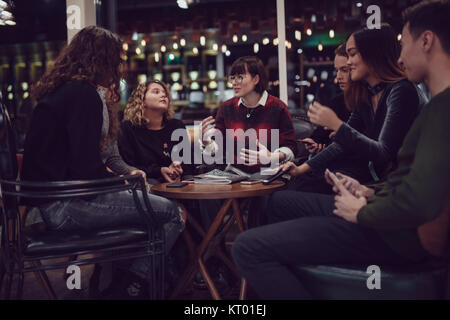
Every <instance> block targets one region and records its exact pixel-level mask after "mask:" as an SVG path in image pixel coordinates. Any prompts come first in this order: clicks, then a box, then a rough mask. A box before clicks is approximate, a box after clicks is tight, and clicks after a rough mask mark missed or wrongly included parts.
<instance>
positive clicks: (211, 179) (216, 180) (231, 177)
mask: <svg viewBox="0 0 450 320" xmlns="http://www.w3.org/2000/svg"><path fill="white" fill-rule="evenodd" d="M275 173H277V170H276V169H271V168H267V169H264V170H262V171H259V172H256V173H253V174H248V173H245V172H243V171H242V170H239V169H238V168H235V167H233V166H232V165H228V166H227V167H226V168H225V170H219V169H213V170H211V171H209V172H206V173H203V174H199V175H196V176H194V177H193V178H194V183H197V184H231V183H235V182H240V181H244V180H261V181H262V180H263V179H267V178H270V177H271V176H272V175H274V174H275Z"/></svg>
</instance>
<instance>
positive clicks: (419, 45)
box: [232, 1, 450, 299]
mask: <svg viewBox="0 0 450 320" xmlns="http://www.w3.org/2000/svg"><path fill="white" fill-rule="evenodd" d="M449 16H450V3H449V2H448V1H423V2H421V3H419V4H417V5H415V6H413V7H411V8H408V9H407V10H406V11H405V13H404V19H405V25H404V28H403V31H402V39H401V41H402V52H401V56H400V58H399V64H401V65H402V67H403V68H404V70H405V72H406V74H407V76H408V79H409V80H411V81H414V82H416V83H418V82H424V83H425V84H426V85H427V87H428V88H429V90H430V92H431V94H432V99H431V101H430V102H429V103H428V105H426V106H425V107H424V110H423V111H422V112H421V114H420V115H419V116H418V117H417V119H416V121H415V122H414V124H413V125H412V127H411V129H410V131H409V132H408V135H407V136H406V138H405V140H404V143H403V145H402V147H401V149H400V150H399V153H398V167H397V169H396V170H395V171H393V172H392V173H391V174H390V175H389V177H388V180H387V181H386V182H385V183H383V184H380V185H376V186H372V187H367V186H363V185H361V184H359V182H358V181H356V180H354V179H351V178H349V177H347V176H344V175H342V174H339V173H337V174H336V175H335V174H333V173H331V172H329V171H327V172H326V178H327V180H328V181H329V182H330V183H331V184H332V185H333V189H334V191H335V192H336V193H337V195H336V196H335V197H334V198H333V197H330V196H327V195H318V194H307V193H298V197H299V198H300V199H301V200H299V198H297V199H296V201H295V204H294V203H289V202H288V201H283V200H286V199H273V198H274V197H276V195H275V196H273V197H272V199H271V200H272V201H271V203H272V206H271V207H269V208H271V210H273V212H274V216H278V217H280V219H279V221H280V222H277V223H275V224H271V225H267V226H263V227H259V228H255V229H251V230H248V231H246V232H244V233H242V234H241V235H240V236H239V237H238V238H237V239H236V241H235V242H234V245H233V248H232V254H233V258H234V261H235V263H236V265H237V267H238V270H239V271H240V272H241V274H242V275H243V276H244V277H245V278H246V279H247V281H248V283H249V284H250V285H251V287H252V288H253V289H254V290H255V291H256V292H257V293H258V295H259V296H260V297H261V298H264V299H304V298H310V297H311V295H310V293H309V292H308V291H307V290H306V289H305V287H304V286H303V284H302V283H301V282H300V281H299V279H298V278H297V277H296V276H295V274H294V273H293V272H292V271H291V269H290V266H293V265H307V264H339V263H359V264H364V263H367V265H371V264H377V265H385V264H391V265H393V264H395V265H409V264H411V263H415V262H419V261H424V260H427V259H432V258H433V257H440V256H443V255H444V251H445V247H446V244H447V239H448V229H449V212H450V210H449V209H450V206H449V204H450V202H449V201H450V143H449V141H450V129H449V125H450V26H449V22H448V17H449ZM284 166H285V167H286V168H288V167H289V166H290V165H289V164H285V165H284ZM273 203H276V204H277V205H276V206H274V205H273Z"/></svg>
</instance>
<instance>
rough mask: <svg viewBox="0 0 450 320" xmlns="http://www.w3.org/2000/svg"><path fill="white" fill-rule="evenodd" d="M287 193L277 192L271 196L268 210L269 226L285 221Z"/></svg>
mask: <svg viewBox="0 0 450 320" xmlns="http://www.w3.org/2000/svg"><path fill="white" fill-rule="evenodd" d="M286 196H287V194H286V192H283V191H280V192H275V193H273V194H272V195H271V197H270V198H269V201H268V205H267V209H266V217H267V222H268V223H269V224H272V223H276V222H279V221H284V220H285V218H286V217H285V216H286V208H285V204H286V200H287V197H286Z"/></svg>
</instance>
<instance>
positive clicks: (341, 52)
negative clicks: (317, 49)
mask: <svg viewBox="0 0 450 320" xmlns="http://www.w3.org/2000/svg"><path fill="white" fill-rule="evenodd" d="M334 55H335V56H341V57H346V58H348V54H347V51H345V43H342V44H340V45H339V46H338V47H337V48H336V49H335V50H334Z"/></svg>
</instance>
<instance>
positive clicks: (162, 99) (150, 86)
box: [118, 80, 191, 184]
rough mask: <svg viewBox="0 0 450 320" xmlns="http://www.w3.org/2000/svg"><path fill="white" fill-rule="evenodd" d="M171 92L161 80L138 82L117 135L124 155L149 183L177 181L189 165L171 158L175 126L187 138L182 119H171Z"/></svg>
mask: <svg viewBox="0 0 450 320" xmlns="http://www.w3.org/2000/svg"><path fill="white" fill-rule="evenodd" d="M173 114H174V111H173V108H172V106H171V99H170V94H169V91H168V89H167V88H166V86H165V85H164V84H163V83H162V82H160V81H155V80H152V81H148V82H147V83H145V84H139V85H138V86H137V88H136V89H135V90H133V92H132V93H131V97H130V99H129V100H128V104H127V106H126V108H125V112H124V120H125V121H123V122H122V124H121V134H120V135H119V140H118V141H119V150H120V154H121V155H122V157H123V159H124V160H125V161H126V162H127V163H128V164H129V165H132V166H135V167H136V168H139V169H140V170H142V171H144V172H145V173H146V174H147V178H148V181H149V183H150V184H158V183H160V182H175V181H180V178H181V176H182V174H183V173H186V171H191V166H189V165H187V164H181V163H180V162H178V161H174V160H172V156H171V155H172V154H173V152H174V147H176V145H177V144H178V143H179V142H182V140H181V141H177V140H176V139H175V141H173V140H172V134H173V133H174V131H175V130H177V129H181V130H180V134H181V135H180V136H181V137H182V138H183V139H186V140H187V139H188V134H187V131H186V127H185V126H184V124H183V122H182V121H180V120H177V119H173V118H172V116H173Z"/></svg>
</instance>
